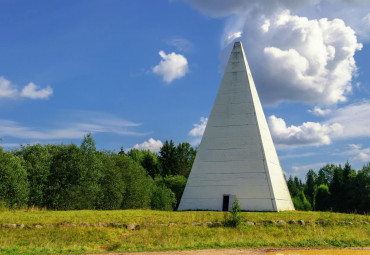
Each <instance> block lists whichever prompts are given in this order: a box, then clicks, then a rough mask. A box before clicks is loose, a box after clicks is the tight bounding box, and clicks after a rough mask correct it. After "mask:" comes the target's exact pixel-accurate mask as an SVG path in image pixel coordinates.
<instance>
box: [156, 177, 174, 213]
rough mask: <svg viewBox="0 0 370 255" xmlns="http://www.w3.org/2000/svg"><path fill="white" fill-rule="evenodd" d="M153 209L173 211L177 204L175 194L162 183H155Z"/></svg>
mask: <svg viewBox="0 0 370 255" xmlns="http://www.w3.org/2000/svg"><path fill="white" fill-rule="evenodd" d="M150 205H151V209H153V210H164V211H172V210H173V208H174V207H175V205H176V198H175V194H174V193H173V192H172V190H171V189H169V188H167V187H166V186H165V185H163V184H161V183H153V186H152V196H151V201H150Z"/></svg>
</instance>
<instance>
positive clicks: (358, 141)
mask: <svg viewBox="0 0 370 255" xmlns="http://www.w3.org/2000/svg"><path fill="white" fill-rule="evenodd" d="M0 35H1V40H0V56H1V61H0V109H1V110H0V137H1V138H2V141H1V142H0V146H2V147H4V148H5V149H14V148H17V146H19V144H27V143H30V144H33V143H38V142H39V143H41V144H48V143H67V144H68V143H71V142H74V143H77V144H80V142H81V141H82V138H83V136H84V135H85V134H86V133H88V132H92V133H93V136H94V138H95V140H96V142H97V145H98V148H99V149H108V150H114V151H119V149H120V147H121V146H123V147H124V148H126V149H128V148H133V147H136V148H139V149H151V150H153V151H158V149H159V147H160V145H161V143H163V142H164V141H165V140H169V139H173V140H174V141H175V142H176V143H179V142H184V141H188V142H190V143H192V144H194V145H196V144H197V143H198V142H199V141H200V138H201V135H202V131H203V130H204V126H205V123H206V120H207V117H208V115H209V113H210V111H211V107H212V104H213V101H214V99H215V96H216V93H217V89H218V86H219V85H220V82H221V79H222V71H223V68H224V66H225V64H226V61H227V58H228V55H229V53H230V50H231V45H232V43H233V42H234V41H237V40H240V41H242V42H243V45H244V48H245V51H246V54H247V58H248V61H249V65H250V67H251V69H252V74H253V76H254V80H255V83H256V86H257V89H258V91H259V94H260V97H261V100H262V103H263V106H264V110H265V115H266V118H267V120H268V123H269V126H270V129H271V133H272V135H273V138H274V141H275V144H276V147H277V150H278V154H279V156H280V161H281V164H282V167H283V169H284V171H285V172H286V173H288V174H293V175H298V176H303V175H304V174H305V172H306V171H307V170H308V169H310V168H313V169H315V170H317V169H318V168H319V167H320V166H322V165H324V164H325V163H329V162H332V163H344V162H346V161H347V160H349V161H350V163H351V164H352V166H353V167H355V168H360V167H362V165H363V164H365V163H367V162H369V161H370V139H369V137H370V128H369V126H370V100H369V98H370V74H369V64H370V63H369V62H370V60H369V59H370V3H369V1H361V0H357V1H356V0H353V1H348V0H346V1H344V0H311V1H309V0H303V1H299V2H297V1H278V0H270V1H257V0H248V1H242V0H232V1H221V0H213V1H211V0H203V1H195V0H187V1H186V0H171V1H167V0H162V1H142V0H135V1H118V0H117V1H115V0H104V1H103V0H100V1H94V0H89V1H87V0H86V1H82V0H81V1H56V0H55V1H41V0H40V1H32V2H31V1H17V0H16V1H14V0H8V1H7V0H3V1H1V2H0Z"/></svg>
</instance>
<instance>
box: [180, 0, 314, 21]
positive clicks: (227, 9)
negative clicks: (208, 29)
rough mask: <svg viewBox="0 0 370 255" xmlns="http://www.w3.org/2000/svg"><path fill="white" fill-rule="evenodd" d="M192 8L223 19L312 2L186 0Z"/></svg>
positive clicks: (304, 0)
mask: <svg viewBox="0 0 370 255" xmlns="http://www.w3.org/2000/svg"><path fill="white" fill-rule="evenodd" d="M186 1H187V2H188V3H190V4H191V5H192V6H193V7H195V8H197V9H198V10H200V11H201V12H202V13H204V14H205V15H208V16H211V17H223V16H230V15H240V16H243V15H247V14H249V15H252V16H253V17H254V16H256V15H262V14H264V15H268V14H271V13H272V12H274V11H275V10H277V9H279V8H283V9H285V8H288V9H291V8H293V9H294V8H298V7H300V6H303V5H305V4H307V3H309V2H310V1H312V0H300V1H297V0H285V1H281V0H269V1H261V0H248V1H245V0H228V1H225V0H202V1H199V0H186Z"/></svg>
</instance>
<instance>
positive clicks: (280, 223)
mask: <svg viewBox="0 0 370 255" xmlns="http://www.w3.org/2000/svg"><path fill="white" fill-rule="evenodd" d="M277 224H279V225H285V224H286V222H285V221H283V220H279V221H278V222H277Z"/></svg>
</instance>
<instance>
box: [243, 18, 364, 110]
mask: <svg viewBox="0 0 370 255" xmlns="http://www.w3.org/2000/svg"><path fill="white" fill-rule="evenodd" d="M270 21H271V24H270V26H269V30H268V32H263V33H260V35H261V36H260V37H259V38H258V39H257V40H258V41H259V42H258V44H260V43H261V44H263V45H264V46H262V47H263V49H253V48H254V46H253V45H251V47H252V50H253V51H254V50H257V51H259V50H263V52H262V53H263V61H261V57H259V61H258V62H257V60H256V62H257V63H258V67H259V68H258V69H257V70H258V71H257V72H256V75H255V77H256V80H257V82H256V83H257V86H259V87H260V88H261V97H262V99H264V100H265V101H266V102H267V103H278V102H282V101H298V102H306V103H309V104H325V105H330V104H337V103H340V102H345V101H346V100H347V95H348V94H349V93H350V92H351V89H352V84H351V81H352V77H353V75H354V74H355V72H356V70H357V69H356V64H355V60H354V54H355V52H356V51H357V50H360V49H361V47H362V45H361V44H359V43H357V38H356V36H355V33H354V31H353V30H352V29H351V28H350V27H347V26H346V25H345V23H344V22H343V21H342V20H339V19H334V20H331V21H330V20H327V19H320V20H316V19H315V20H309V19H307V18H305V17H299V16H294V15H291V14H290V12H288V11H284V12H281V13H279V14H277V15H275V16H274V17H273V18H272V19H270ZM282 34H284V36H281V35H282ZM248 45H250V44H248ZM257 47H260V46H257ZM252 57H254V55H252Z"/></svg>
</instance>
